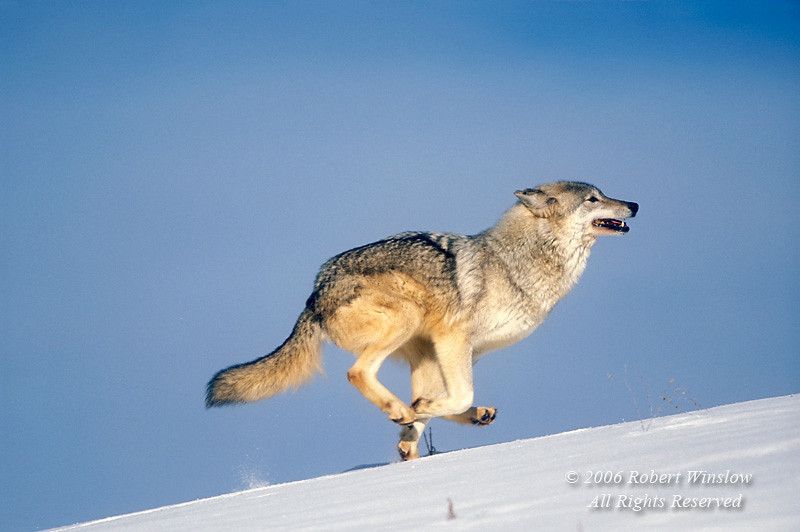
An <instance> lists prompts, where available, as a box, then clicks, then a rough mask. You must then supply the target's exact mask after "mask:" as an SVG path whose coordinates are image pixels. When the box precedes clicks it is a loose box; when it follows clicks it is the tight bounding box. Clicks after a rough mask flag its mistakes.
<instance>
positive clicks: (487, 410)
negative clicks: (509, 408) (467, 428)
mask: <svg viewBox="0 0 800 532" xmlns="http://www.w3.org/2000/svg"><path fill="white" fill-rule="evenodd" d="M496 416H497V409H496V408H495V407H493V406H471V407H469V408H468V409H467V411H466V412H462V413H461V414H456V415H454V416H444V419H447V420H450V421H455V422H456V423H461V424H463V425H478V426H485V425H491V424H492V422H493V421H494V418H495V417H496Z"/></svg>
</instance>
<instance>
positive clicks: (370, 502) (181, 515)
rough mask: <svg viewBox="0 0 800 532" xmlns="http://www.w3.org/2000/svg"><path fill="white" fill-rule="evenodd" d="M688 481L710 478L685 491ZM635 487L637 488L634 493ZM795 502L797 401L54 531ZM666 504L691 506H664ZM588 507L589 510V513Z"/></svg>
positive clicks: (762, 519)
mask: <svg viewBox="0 0 800 532" xmlns="http://www.w3.org/2000/svg"><path fill="white" fill-rule="evenodd" d="M573 471H574V472H575V473H576V476H577V479H578V480H577V482H575V483H574V484H573V483H570V482H568V477H570V479H572V478H573V477H571V476H570V472H573ZM691 471H706V472H708V473H710V474H711V475H712V476H709V477H702V476H698V477H697V478H696V481H695V483H692V482H690V480H689V479H688V478H687V476H688V475H690V474H691V473H690V472H691ZM588 472H592V477H593V478H594V474H595V472H600V473H599V475H598V477H597V480H598V482H597V483H590V484H586V483H585V481H586V479H587V477H588ZM606 472H608V473H606ZM617 473H619V474H617ZM678 474H680V476H678ZM747 475H751V477H750V480H749V481H748V480H747V478H748V477H747ZM641 480H645V481H646V482H648V483H644V484H639V483H635V481H641ZM703 480H705V481H706V483H702V482H701V481H703ZM712 480H714V481H719V482H716V483H709V482H710V481H712ZM725 482H727V483H725ZM799 494H800V395H791V396H786V397H777V398H772V399H762V400H758V401H750V402H746V403H738V404H733V405H727V406H721V407H717V408H712V409H709V410H701V411H697V412H691V413H685V414H678V415H674V416H669V417H663V418H657V419H648V420H643V421H634V422H629V423H622V424H618V425H610V426H606V427H598V428H592V429H581V430H576V431H572V432H566V433H563V434H556V435H553V436H545V437H541V438H535V439H530V440H521V441H515V442H511V443H504V444H499V445H492V446H487V447H479V448H475V449H466V450H462V451H456V452H450V453H445V454H439V455H435V456H431V457H428V458H423V459H421V460H417V461H414V462H408V463H395V464H389V465H385V466H380V467H374V468H371V469H361V470H357V471H352V472H347V473H342V474H339V475H332V476H327V477H320V478H315V479H311V480H303V481H299V482H291V483H287V484H280V485H274V486H268V487H264V488H258V489H253V490H249V491H243V492H240V493H232V494H229V495H222V496H220V497H214V498H211V499H204V500H198V501H194V502H188V503H184V504H178V505H174V506H167V507H164V508H158V509H154V510H148V511H144V512H139V513H135V514H129V515H122V516H118V517H111V518H108V519H103V520H100V521H94V522H90V523H84V524H80V525H76V526H74V527H67V528H64V529H62V530H72V529H91V530H154V529H155V530H193V531H194V530H265V529H292V530H297V529H307V530H309V529H316V530H321V529H325V530H350V529H352V530H356V529H357V530H376V529H406V530H413V529H420V528H422V527H425V528H437V529H439V528H440V529H445V528H446V529H478V530H486V529H498V530H510V529H517V530H531V529H533V528H537V529H559V530H596V529H614V530H619V529H642V528H665V527H668V528H681V529H684V528H691V529H698V528H719V529H724V530H731V529H740V528H749V527H758V528H760V529H762V530H800V503H799V502H798V495H799ZM740 496H741V497H740ZM635 497H638V499H635ZM676 497H677V498H678V499H676ZM676 500H678V501H679V504H688V505H689V506H690V507H689V508H679V507H676V506H675V504H676V502H675V501H676ZM448 501H451V502H452V513H451V515H450V516H449V518H448V513H449V512H448V508H449V506H450V504H449V502H448ZM593 501H594V502H595V505H596V506H600V508H590V507H589V506H590V505H591V504H592V502H593ZM637 502H638V507H639V510H638V511H635V508H636V507H637ZM605 504H607V505H608V506H610V508H602V506H603V505H605ZM701 504H710V505H712V508H710V509H709V508H701V507H697V506H698V505H701ZM739 504H740V505H741V507H739V508H737V507H735V506H737V505H739ZM725 505H733V506H734V507H729V508H725ZM659 506H663V507H659ZM693 506H694V507H693ZM717 506H720V507H717Z"/></svg>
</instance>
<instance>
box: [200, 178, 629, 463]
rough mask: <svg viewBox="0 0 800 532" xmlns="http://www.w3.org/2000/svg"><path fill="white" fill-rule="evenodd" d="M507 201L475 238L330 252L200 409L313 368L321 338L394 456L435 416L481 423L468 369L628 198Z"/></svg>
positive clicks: (589, 192)
mask: <svg viewBox="0 0 800 532" xmlns="http://www.w3.org/2000/svg"><path fill="white" fill-rule="evenodd" d="M515 195H516V197H517V201H516V203H515V204H514V205H513V206H512V207H511V208H510V209H509V210H508V211H506V212H505V214H504V215H503V216H502V217H501V218H500V220H499V221H498V222H497V223H496V224H495V225H494V226H493V227H490V228H489V229H487V230H485V231H483V232H481V233H479V234H476V235H470V236H465V235H459V234H453V233H429V232H406V233H400V234H397V235H394V236H390V237H388V238H385V239H383V240H379V241H377V242H373V243H371V244H367V245H365V246H361V247H357V248H354V249H351V250H348V251H345V252H343V253H340V254H339V255H336V256H335V257H333V258H331V259H329V260H328V261H327V262H325V264H323V265H322V267H321V268H320V270H319V273H318V274H317V277H316V280H315V282H314V290H313V292H312V293H311V296H310V297H309V298H308V300H307V301H306V304H305V308H304V309H303V311H302V312H301V313H300V317H299V318H298V319H297V322H296V323H295V326H294V329H293V330H292V333H291V334H290V335H289V337H288V338H287V339H286V340H285V341H284V342H283V343H282V344H281V345H280V346H279V347H278V348H277V349H275V350H274V351H272V352H271V353H269V354H268V355H266V356H262V357H261V358H257V359H256V360H253V361H251V362H246V363H244V364H237V365H235V366H231V367H229V368H227V369H223V370H221V371H219V372H218V373H217V374H216V375H214V377H213V378H212V379H211V380H210V382H209V383H208V386H207V391H206V406H207V407H213V406H220V405H225V404H230V403H241V402H249V401H257V400H259V399H264V398H267V397H270V396H273V395H275V394H277V393H279V392H281V391H284V390H286V389H288V388H292V387H295V388H296V387H297V386H299V385H300V384H302V383H303V382H304V381H306V380H307V379H309V378H310V377H311V376H313V375H314V374H315V373H316V372H318V371H320V370H321V347H322V342H323V341H324V340H328V341H331V342H333V343H334V344H336V345H337V346H339V347H340V348H342V349H344V350H346V351H350V352H351V353H353V354H354V355H355V357H356V360H355V363H354V364H353V366H352V367H351V368H350V369H349V370H348V372H347V379H348V380H349V381H350V383H351V384H352V385H353V386H354V387H355V388H356V389H357V390H358V391H359V392H361V394H362V395H363V396H364V397H366V398H367V400H369V401H370V402H371V403H373V404H374V405H375V406H377V407H378V408H379V409H381V410H382V411H383V412H384V413H385V414H386V415H387V417H388V418H389V419H390V420H391V421H393V422H394V423H397V424H398V425H400V426H401V430H400V441H399V443H398V451H399V453H400V457H401V459H402V460H411V459H414V458H417V457H418V456H419V451H418V442H419V438H420V436H421V435H422V433H423V431H424V430H425V426H426V424H427V423H428V422H429V421H430V420H431V419H432V418H435V417H443V418H445V419H448V420H451V421H455V422H457V423H464V424H475V425H488V424H490V423H492V422H493V421H494V420H495V416H496V414H497V409H496V408H494V407H486V406H473V384H472V367H473V365H474V364H475V362H476V361H477V360H478V359H479V358H480V357H481V356H483V355H484V354H486V353H488V352H490V351H493V350H496V349H500V348H502V347H505V346H508V345H510V344H513V343H515V342H518V341H519V340H521V339H522V338H524V337H526V336H527V335H529V334H530V333H531V332H533V331H534V330H535V329H536V328H537V327H538V326H539V324H541V323H542V321H543V320H544V319H545V317H546V316H547V314H548V313H549V312H550V311H551V309H552V308H553V306H554V305H555V304H556V303H557V302H558V301H559V300H560V299H561V298H562V297H564V296H565V295H566V294H567V293H568V292H569V291H570V289H571V288H572V287H573V286H574V285H575V283H576V282H577V281H578V278H579V277H580V276H581V274H582V273H583V271H584V268H585V267H586V261H587V259H588V258H589V252H590V250H591V248H592V246H593V245H594V243H595V241H596V240H597V238H598V237H600V236H604V235H621V234H625V233H627V232H628V230H629V226H628V225H627V223H626V222H625V219H627V218H630V217H634V216H636V213H637V211H638V210H639V205H638V204H636V203H633V202H629V201H623V200H618V199H613V198H610V197H608V196H606V195H604V194H603V193H602V192H601V191H600V190H599V189H598V188H597V187H595V186H593V185H590V184H588V183H583V182H574V181H559V182H555V183H549V184H544V185H540V186H537V187H535V188H526V189H524V190H517V191H516V192H515ZM388 357H395V358H397V359H400V360H404V361H406V362H407V363H408V364H409V366H410V368H411V394H412V397H411V402H410V403H405V402H404V401H402V400H401V399H400V398H398V397H397V396H396V395H395V394H394V393H392V392H391V391H389V390H388V389H387V388H386V387H385V386H384V385H383V384H381V383H380V381H379V380H378V378H377V374H378V370H379V369H380V367H381V364H382V363H383V362H384V360H386V359H387V358H388Z"/></svg>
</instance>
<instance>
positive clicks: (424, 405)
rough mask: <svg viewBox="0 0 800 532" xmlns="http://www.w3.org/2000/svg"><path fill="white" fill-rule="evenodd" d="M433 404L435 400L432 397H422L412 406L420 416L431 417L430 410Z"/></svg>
mask: <svg viewBox="0 0 800 532" xmlns="http://www.w3.org/2000/svg"><path fill="white" fill-rule="evenodd" d="M432 405H433V401H431V400H430V399H425V398H423V397H420V398H419V399H417V400H416V401H414V402H413V403H411V408H413V409H414V412H416V413H417V416H419V417H430V410H431V406H432Z"/></svg>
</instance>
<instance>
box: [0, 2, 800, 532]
mask: <svg viewBox="0 0 800 532" xmlns="http://www.w3.org/2000/svg"><path fill="white" fill-rule="evenodd" d="M799 30H800V8H798V6H797V4H794V3H790V2H785V3H784V2H770V3H736V2H734V3H731V2H725V3H713V2H712V3H702V4H693V3H632V2H630V3H621V4H617V3H590V4H585V3H552V4H551V3H536V4H529V3H514V2H502V3H485V2H457V3H456V2H439V3H434V4H429V3H422V2H409V3H403V4H402V5H395V4H394V3H388V2H387V3H382V2H370V3H367V2H365V3H352V2H347V3H330V2H305V3H285V4H284V3H281V4H269V5H267V4H265V3H262V2H253V3H248V2H237V3H218V2H192V3H186V2H182V3H170V4H169V5H163V3H161V2H152V3H149V2H115V3H107V2H86V3H76V2H58V3H38V2H17V1H8V0H3V1H0V58H1V59H2V60H0V96H2V97H1V98H0V145H2V150H0V187H2V188H0V223H1V227H2V230H1V231H0V244H1V245H0V267H2V276H0V294H2V301H3V308H4V311H3V312H2V313H1V315H0V353H1V354H2V369H3V375H4V384H3V388H2V389H3V395H4V397H5V407H4V408H3V409H2V411H0V412H1V413H0V421H2V425H3V426H4V427H5V428H6V430H5V431H4V433H5V436H4V437H3V438H2V439H0V476H1V477H2V478H3V479H4V482H5V484H6V489H5V490H4V492H5V494H4V496H3V497H2V499H0V528H2V529H9V530H11V529H15V530H16V529H31V528H41V527H47V526H56V525H61V524H67V523H71V522H76V521H81V520H87V519H91V518H98V517H103V516H106V515H111V514H116V513H121V512H130V511H135V510H139V509H144V508H148V507H152V506H160V505H164V504H168V503H175V502H181V501H184V500H190V499H194V498H198V497H204V496H210V495H215V494H219V493H223V492H227V491H232V490H236V489H242V488H245V487H248V486H249V485H250V484H251V483H252V482H270V483H275V482H283V481H288V480H294V479H300V478H307V477H312V476H317V475H320V474H325V473H334V472H339V471H343V470H346V469H349V468H351V467H353V466H357V465H360V464H368V463H377V462H386V461H390V460H393V459H394V445H395V443H396V437H397V430H396V428H395V427H394V426H392V425H391V424H390V423H389V422H387V421H386V420H385V417H384V416H383V414H382V413H380V412H379V411H378V410H376V409H375V408H374V407H373V406H372V405H371V404H369V403H367V401H366V400H364V399H363V398H362V397H361V396H360V395H359V394H358V393H357V392H355V390H353V389H351V387H350V385H349V384H348V383H347V381H346V379H345V377H344V375H345V372H346V370H347V368H348V367H349V365H350V363H351V362H352V357H351V355H349V354H348V353H344V352H341V351H339V350H337V349H335V348H333V347H331V346H328V347H327V348H326V350H325V354H324V359H325V367H326V375H325V376H324V377H321V378H317V379H316V380H315V381H313V382H312V383H310V385H308V386H306V387H305V388H302V389H301V390H299V391H298V392H295V393H289V394H285V395H282V396H279V397H276V398H273V399H270V400H268V401H264V402H261V403H256V404H254V405H247V406H244V407H241V408H228V409H219V410H213V411H206V410H205V409H204V406H203V394H204V387H205V383H206V382H207V380H208V378H209V377H210V376H211V375H212V374H213V373H214V372H215V371H217V370H218V369H220V368H222V367H225V366H228V365H230V364H232V363H235V362H242V361H245V360H249V359H252V358H255V357H256V356H259V355H261V354H264V353H266V352H269V351H271V350H272V349H273V348H274V347H275V346H276V345H278V344H279V343H280V342H281V341H282V340H283V339H284V338H285V336H286V335H287V334H288V333H289V331H290V330H291V326H292V324H293V322H294V319H295V318H296V316H297V314H298V313H299V311H300V310H301V308H302V305H303V303H304V301H305V299H306V297H307V296H308V294H309V293H310V290H311V284H312V280H313V276H314V274H315V273H316V270H317V268H318V266H319V265H320V264H321V263H322V262H323V261H324V260H325V259H327V258H328V257H330V256H331V255H333V254H335V253H337V252H339V251H342V250H344V249H347V248H350V247H354V246H356V245H360V244H363V243H366V242H369V241H373V240H377V239H379V238H382V237H384V236H387V235H389V234H392V233H395V232H400V231H403V230H412V229H429V230H438V231H454V232H462V233H474V232H478V231H480V230H482V229H484V228H485V227H487V226H489V225H491V224H493V223H494V222H495V221H496V219H497V218H498V217H499V216H500V214H501V213H502V212H503V211H504V210H505V209H506V208H508V207H509V206H510V205H511V204H513V202H514V200H515V198H514V196H513V191H514V190H516V189H518V188H521V187H526V186H533V185H535V184H538V183H542V182H547V181H552V180H556V179H581V180H585V181H590V182H592V183H595V184H597V185H598V186H600V187H601V188H602V189H603V190H604V192H606V193H607V194H609V195H611V196H613V197H620V198H624V199H627V200H631V201H637V202H638V203H639V204H640V205H641V211H640V214H639V216H638V217H637V218H636V220H634V221H633V222H632V223H631V225H632V230H631V232H630V233H629V234H628V235H626V236H625V237H624V238H614V239H604V240H602V241H600V242H598V244H597V245H596V246H595V248H594V251H593V255H592V257H591V259H590V261H589V265H588V267H587V270H586V273H585V274H584V277H583V278H582V280H581V282H580V283H579V284H578V286H577V287H576V288H575V289H574V291H573V292H572V293H571V294H570V295H569V296H567V298H565V300H563V301H562V302H561V303H560V304H559V305H558V306H557V307H556V309H555V311H554V312H553V313H552V315H551V316H550V318H549V319H548V321H546V322H545V324H544V325H543V326H542V327H541V328H540V329H539V330H538V331H537V332H535V333H534V334H533V336H531V337H530V338H528V339H526V340H525V341H523V342H521V343H519V344H517V345H515V346H513V347H510V348H507V349H505V350H503V351H500V352H497V353H495V354H493V355H489V356H488V357H486V358H484V359H483V360H481V362H480V363H479V364H478V365H477V366H476V370H475V382H476V402H479V403H481V404H489V405H495V406H497V407H498V408H499V411H500V414H499V416H498V420H497V421H496V423H495V425H493V426H492V427H489V428H486V429H475V428H473V427H460V426H453V425H451V424H449V423H446V422H441V421H440V422H436V423H434V424H433V430H434V435H435V443H436V446H437V447H438V448H440V449H442V450H447V449H456V448H461V447H465V446H477V445H485V444H489V443H495V442H501V441H508V440H513V439H518V438H526V437H533V436H538V435H544V434H551V433H554V432H560V431H564V430H569V429H574V428H578V427H585V426H593V425H603V424H608V423H614V422H619V421H621V420H629V419H635V418H637V417H649V416H651V415H663V414H667V413H671V412H677V411H685V410H689V409H693V408H697V407H709V406H714V405H718V404H723V403H729V402H735V401H743V400H747V399H754V398H759V397H767V396H774V395H781V394H788V393H792V392H797V391H798V389H800V362H799V361H798V354H799V351H800V338H799V335H798V325H800V319H799V318H798V312H797V308H798V303H800V281H798V276H797V273H796V272H797V271H798V269H800V260H799V259H800V257H798V246H797V242H798V236H800V235H799V234H798V228H797V227H798V226H797V215H796V212H797V210H796V209H797V208H796V205H797V201H798V198H800V178H799V177H800V155H799V154H800V149H799V148H800V99H798V97H797V94H799V93H800V62H799V61H798V59H799V58H800V54H799V53H798V52H799V51H800V31H799ZM381 376H382V379H383V380H384V382H385V383H386V384H387V385H388V386H389V387H390V388H392V389H394V390H396V391H397V392H398V393H400V394H401V395H403V396H405V395H407V393H408V383H407V380H408V378H407V370H406V369H405V368H403V367H401V366H394V365H392V364H387V365H386V367H385V368H384V370H383V371H382V374H381Z"/></svg>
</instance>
